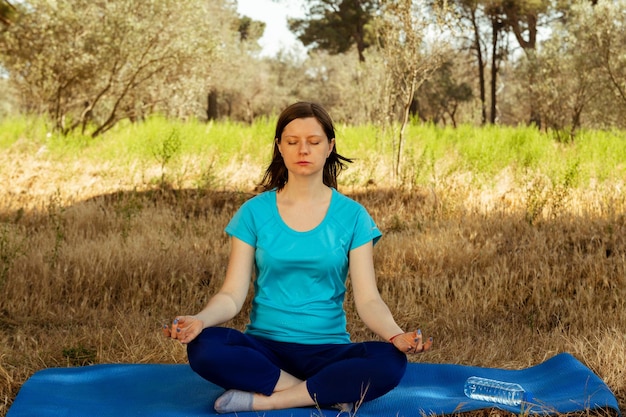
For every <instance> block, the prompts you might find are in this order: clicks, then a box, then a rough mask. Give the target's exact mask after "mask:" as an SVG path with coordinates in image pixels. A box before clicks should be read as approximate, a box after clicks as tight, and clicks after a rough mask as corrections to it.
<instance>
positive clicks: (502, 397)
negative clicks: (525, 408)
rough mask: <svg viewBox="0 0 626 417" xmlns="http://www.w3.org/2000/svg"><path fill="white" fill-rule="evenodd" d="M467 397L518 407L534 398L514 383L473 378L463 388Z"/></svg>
mask: <svg viewBox="0 0 626 417" xmlns="http://www.w3.org/2000/svg"><path fill="white" fill-rule="evenodd" d="M463 391H464V392H465V395H467V396H468V397H469V398H471V399H473V400H480V401H488V402H491V403H497V404H504V405H512V406H518V405H520V404H521V403H522V401H525V402H528V401H530V398H531V397H532V396H531V395H530V393H527V392H526V391H524V388H522V387H521V385H519V384H516V383H513V382H504V381H497V380H495V379H488V378H481V377H478V376H471V377H469V378H468V379H467V381H465V386H464V387H463Z"/></svg>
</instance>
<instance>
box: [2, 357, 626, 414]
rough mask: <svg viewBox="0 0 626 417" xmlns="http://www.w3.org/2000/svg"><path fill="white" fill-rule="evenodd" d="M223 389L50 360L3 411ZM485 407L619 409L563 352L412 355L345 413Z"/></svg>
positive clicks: (159, 399) (129, 406) (157, 399)
mask: <svg viewBox="0 0 626 417" xmlns="http://www.w3.org/2000/svg"><path fill="white" fill-rule="evenodd" d="M472 375H476V376H483V377H486V378H492V379H498V380H502V381H508V382H517V383H518V384H520V385H522V387H524V389H525V390H526V391H530V392H532V393H533V395H534V401H533V404H523V405H522V407H523V408H520V407H509V406H502V405H496V404H491V403H487V402H483V401H476V400H470V399H469V398H467V397H466V396H465V395H464V394H463V384H464V382H465V380H466V379H467V378H468V377H470V376H472ZM222 392H223V390H222V389H221V388H220V387H218V386H216V385H213V384H211V383H209V382H207V381H205V380H203V379H202V378H200V377H199V376H197V375H196V374H195V373H194V372H193V371H191V369H190V368H189V366H187V365H167V364H105V365H92V366H86V367H80V368H50V369H45V370H42V371H39V372H36V373H35V374H34V375H33V376H32V377H31V378H29V379H28V380H27V381H26V382H25V383H24V385H23V386H22V388H21V389H20V391H19V393H18V395H17V397H16V398H15V401H14V403H13V405H12V406H11V408H10V409H9V411H8V414H7V417H24V416H28V417H32V416H37V417H61V416H63V417H100V416H101V417H108V416H111V417H113V416H115V417H121V416H150V417H183V416H185V417H189V416H213V415H217V414H216V413H215V411H214V410H213V402H214V401H215V399H216V398H217V397H218V396H219V395H220V394H221V393H222ZM491 407H497V408H500V409H502V410H506V411H511V412H515V413H519V412H520V411H521V412H523V413H531V414H556V413H569V412H576V411H584V410H597V409H606V410H609V411H611V410H612V411H614V412H615V414H616V415H618V416H621V412H620V410H619V406H618V403H617V400H616V399H615V396H614V395H613V393H612V392H611V390H610V389H609V388H608V386H607V385H606V384H605V383H604V382H603V381H602V380H601V379H600V378H599V377H598V376H597V375H595V374H594V373H593V372H592V371H591V370H590V369H589V368H587V367H586V366H585V365H583V364H582V363H581V362H580V361H578V360H577V359H576V358H574V357H573V356H572V355H570V354H568V353H561V354H559V355H556V356H554V357H553V358H551V359H549V360H547V361H545V362H543V363H541V364H539V365H536V366H533V367H530V368H526V369H521V370H505V369H495V368H479V367H472V366H463V365H451V364H417V363H411V364H409V366H408V369H407V372H406V374H405V376H404V378H403V380H402V382H401V383H400V385H399V386H398V387H396V388H395V389H394V390H393V391H391V392H390V393H388V394H387V395H385V396H383V397H380V398H378V399H376V400H374V401H370V402H368V403H365V404H362V405H361V406H360V407H359V408H358V409H357V410H356V413H354V412H353V414H351V415H353V416H361V417H374V416H376V417H380V416H397V417H402V416H405V417H409V416H416V417H421V416H424V415H432V414H436V415H443V414H452V413H459V412H465V411H472V410H478V409H482V408H491ZM231 415H234V414H231ZM236 415H237V416H241V417H247V416H249V417H252V416H255V417H258V416H266V417H324V416H328V417H330V416H333V417H334V416H337V411H336V410H320V409H316V408H313V407H311V408H298V409H288V410H279V411H267V412H247V413H237V414H236ZM342 415H347V414H342Z"/></svg>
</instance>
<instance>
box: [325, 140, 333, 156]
mask: <svg viewBox="0 0 626 417" xmlns="http://www.w3.org/2000/svg"><path fill="white" fill-rule="evenodd" d="M334 148H335V138H333V139H331V140H330V143H329V146H328V155H326V158H328V157H329V156H330V154H331V152H332V151H333V149H334Z"/></svg>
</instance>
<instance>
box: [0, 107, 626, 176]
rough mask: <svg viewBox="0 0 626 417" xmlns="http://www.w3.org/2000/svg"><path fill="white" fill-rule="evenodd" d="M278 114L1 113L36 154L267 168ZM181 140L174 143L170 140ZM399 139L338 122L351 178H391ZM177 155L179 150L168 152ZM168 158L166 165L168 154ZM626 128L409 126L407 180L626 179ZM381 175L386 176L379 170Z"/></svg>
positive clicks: (6, 144)
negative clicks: (58, 121) (93, 118)
mask: <svg viewBox="0 0 626 417" xmlns="http://www.w3.org/2000/svg"><path fill="white" fill-rule="evenodd" d="M274 123H275V120H273V119H272V120H270V119H262V120H258V121H256V122H255V123H254V124H252V125H248V124H243V123H237V122H230V121H220V122H211V123H203V122H199V121H195V120H191V121H186V122H182V121H174V120H167V119H165V118H163V117H159V116H152V117H150V118H148V119H146V120H145V121H142V122H139V123H130V122H123V123H120V124H119V125H117V126H116V127H115V128H114V129H112V130H111V131H110V132H108V133H107V134H105V135H104V136H102V137H99V138H96V139H92V138H89V137H85V136H81V135H78V134H72V135H70V136H68V137H63V136H60V135H57V134H54V133H50V132H49V131H48V129H47V126H48V124H47V123H46V121H45V120H44V119H39V118H27V117H13V118H6V119H4V120H2V121H0V150H4V151H9V150H11V149H15V148H19V150H22V151H23V150H24V149H28V150H31V151H32V152H36V151H37V150H40V149H41V148H42V146H44V145H45V147H46V149H47V151H48V152H49V156H50V157H52V158H55V159H56V158H61V159H63V158H68V159H72V160H75V159H77V158H78V159H83V160H92V161H99V162H103V161H107V162H111V163H113V164H116V165H122V166H123V165H126V164H131V163H133V162H135V163H136V161H142V163H143V164H144V165H145V166H148V165H151V164H156V165H172V164H174V162H175V161H179V160H184V159H185V158H193V159H195V160H202V161H205V162H206V164H207V166H209V165H210V166H211V167H212V169H214V170H219V169H220V168H224V167H225V166H227V165H230V164H239V163H241V164H243V163H245V162H248V163H251V164H254V165H259V166H264V165H265V164H266V163H267V162H268V161H269V158H270V156H271V150H272V140H273V135H274ZM172 138H176V142H177V143H176V146H174V148H172V147H171V146H170V147H169V150H167V149H168V145H172V143H170V142H172ZM392 148H393V146H392V138H390V137H389V136H385V134H384V133H383V132H382V131H381V130H380V129H378V128H377V127H376V126H374V125H366V126H349V125H339V126H337V149H338V151H339V152H340V153H341V154H342V155H344V156H346V157H349V158H354V159H355V161H356V162H357V167H358V169H357V170H358V171H359V174H358V175H357V174H356V173H354V171H353V172H352V175H350V174H348V175H346V176H345V178H344V183H348V184H350V185H355V186H356V185H361V183H363V182H366V181H368V180H370V179H375V180H376V181H377V182H380V181H384V177H388V176H389V173H387V172H381V171H380V167H382V166H390V165H391V161H392V159H393V149H392ZM169 153H171V155H170V154H169ZM164 161H165V162H166V164H163V162H164ZM624 161H626V133H624V132H619V131H583V132H581V133H580V134H579V135H578V137H577V138H576V140H575V141H573V142H570V143H559V142H557V141H555V140H553V138H552V136H551V135H549V134H546V133H543V132H541V131H538V130H537V129H534V128H531V127H503V126H487V127H475V126H469V125H463V126H460V127H458V128H456V129H453V128H450V127H437V126H433V125H428V124H415V125H411V126H409V128H408V129H407V132H406V139H405V145H404V152H403V158H402V167H403V168H402V169H403V171H402V174H401V177H402V181H403V182H404V183H406V182H409V183H410V184H411V185H425V184H428V183H430V182H432V181H441V180H445V179H446V178H447V177H448V176H449V175H453V174H456V173H459V172H470V173H472V181H474V182H475V183H476V185H481V184H485V183H489V182H490V181H493V179H494V178H495V177H496V176H497V175H498V174H499V173H500V172H502V171H503V170H505V169H508V170H510V172H511V173H512V174H513V175H514V177H515V178H516V179H517V180H520V181H523V179H524V177H525V176H527V175H529V174H530V175H535V174H536V173H538V172H540V173H542V174H543V175H545V176H546V177H547V178H548V179H549V180H550V181H551V182H552V184H558V183H560V182H563V181H565V177H567V178H568V181H569V186H578V185H580V186H588V185H589V184H590V183H591V182H594V183H595V184H597V183H603V182H605V181H611V182H615V181H618V182H619V181H623V180H624V179H625V178H626V163H625V162H624ZM381 177H383V178H381Z"/></svg>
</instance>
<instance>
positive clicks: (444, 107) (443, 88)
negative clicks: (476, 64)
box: [413, 60, 472, 127]
mask: <svg viewBox="0 0 626 417" xmlns="http://www.w3.org/2000/svg"><path fill="white" fill-rule="evenodd" d="M453 66H454V62H453V61H452V60H448V61H446V62H445V63H444V64H443V65H442V66H441V68H439V70H438V71H436V72H435V73H434V74H433V77H431V78H430V79H427V80H425V81H424V83H423V84H422V85H421V87H420V88H419V89H418V91H417V94H416V99H415V101H414V103H413V104H414V106H415V107H416V109H415V112H416V113H417V115H418V116H419V118H420V119H421V120H424V121H433V122H435V123H439V122H440V121H442V122H443V123H444V124H446V117H448V118H450V122H451V123H452V126H453V127H456V126H457V119H456V112H457V110H458V108H459V105H460V104H461V103H463V102H467V101H469V100H471V99H472V88H471V87H470V85H469V84H468V83H466V82H457V81H456V79H455V77H454V74H453Z"/></svg>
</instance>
